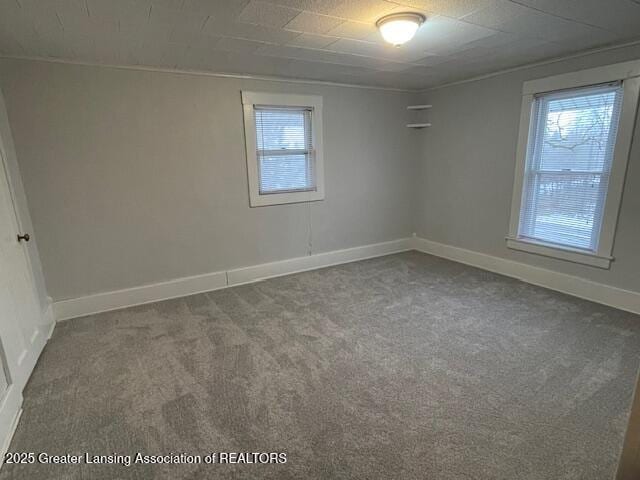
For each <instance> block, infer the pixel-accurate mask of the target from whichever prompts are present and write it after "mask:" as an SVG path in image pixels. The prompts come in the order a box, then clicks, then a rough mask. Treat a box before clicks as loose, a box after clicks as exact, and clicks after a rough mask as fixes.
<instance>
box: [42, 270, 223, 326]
mask: <svg viewBox="0 0 640 480" xmlns="http://www.w3.org/2000/svg"><path fill="white" fill-rule="evenodd" d="M226 286H227V275H226V272H213V273H207V274H204V275H196V276H192V277H183V278H178V279H175V280H169V281H167V282H160V283H154V284H151V285H142V286H139V287H133V288H126V289H123V290H114V291H111V292H104V293H97V294H95V295H87V296H86V297H80V298H72V299H70V300H60V301H57V302H54V303H53V310H54V312H55V317H56V321H58V322H59V321H61V320H68V319H70V318H76V317H83V316H85V315H91V314H94V313H102V312H108V311H111V310H119V309H121V308H127V307H133V306H135V305H144V304H145V303H152V302H157V301H160V300H169V299H171V298H177V297H184V296H186V295H193V294H196V293H202V292H208V291H211V290H217V289H219V288H224V287H226Z"/></svg>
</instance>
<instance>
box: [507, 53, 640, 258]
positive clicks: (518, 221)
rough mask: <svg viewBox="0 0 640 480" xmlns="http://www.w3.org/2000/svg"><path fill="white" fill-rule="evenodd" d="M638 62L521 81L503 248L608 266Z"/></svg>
mask: <svg viewBox="0 0 640 480" xmlns="http://www.w3.org/2000/svg"><path fill="white" fill-rule="evenodd" d="M639 77H640V62H629V63H626V64H618V65H612V66H608V67H602V68H597V69H592V70H586V71H583V72H577V73H574V74H568V75H559V76H557V77H550V78H547V79H541V80H534V81H532V82H526V83H525V87H524V90H525V95H524V97H523V110H522V118H521V125H520V138H519V145H518V167H517V169H516V181H515V188H514V199H513V206H512V212H511V224H510V231H509V236H508V237H507V244H508V246H509V247H511V248H514V249H518V250H523V251H527V252H531V253H537V254H541V255H547V256H551V257H557V258H561V259H564V260H569V261H574V262H579V263H585V264H588V265H593V266H598V267H602V268H608V267H609V264H610V262H611V260H612V257H611V253H612V248H613V238H614V234H615V224H616V220H617V214H618V210H619V206H620V200H621V195H622V188H623V183H624V175H625V172H626V165H627V160H628V156H629V149H630V144H631V136H632V130H633V126H634V121H635V114H636V109H637V103H638V89H639V85H640V83H639Z"/></svg>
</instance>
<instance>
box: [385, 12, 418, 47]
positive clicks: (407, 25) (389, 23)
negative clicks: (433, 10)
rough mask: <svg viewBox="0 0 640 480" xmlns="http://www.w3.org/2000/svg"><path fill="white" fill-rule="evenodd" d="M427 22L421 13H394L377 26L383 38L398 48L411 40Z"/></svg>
mask: <svg viewBox="0 0 640 480" xmlns="http://www.w3.org/2000/svg"><path fill="white" fill-rule="evenodd" d="M425 20H426V17H425V16H424V15H422V14H420V13H414V12H407V13H392V14H391V15H387V16H385V17H382V18H381V19H380V20H378V21H377V22H376V26H377V27H378V30H380V33H381V34H382V38H384V39H385V40H386V41H387V42H389V43H390V44H392V45H394V46H396V47H398V46H400V45H402V44H403V43H407V42H408V41H409V40H411V39H412V38H413V36H414V35H415V34H416V32H417V31H418V28H419V27H420V25H422V24H423V23H424V21H425Z"/></svg>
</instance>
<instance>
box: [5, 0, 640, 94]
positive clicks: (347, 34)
mask: <svg viewBox="0 0 640 480" xmlns="http://www.w3.org/2000/svg"><path fill="white" fill-rule="evenodd" d="M401 11H418V12H422V13H424V14H425V15H427V17H428V20H427V22H426V23H425V24H424V25H423V26H422V27H421V28H420V29H419V30H418V33H417V35H416V37H415V38H414V39H413V40H412V41H411V42H409V43H407V44H405V45H403V46H402V47H399V48H394V47H392V46H390V45H388V44H385V43H384V42H383V40H382V39H381V37H380V35H379V33H378V32H377V30H376V28H375V21H376V20H377V19H378V18H380V17H381V16H383V15H385V14H388V13H392V12H401ZM639 39H640V0H393V1H387V0H342V1H341V0H0V55H1V56H18V57H40V58H41V57H50V58H55V59H66V60H72V61H78V62H89V63H104V64H112V65H144V66H152V67H162V68H171V69H180V70H199V71H210V72H216V73H241V74H252V75H260V76H278V77H290V78H299V79H311V80H321V81H330V82H339V83H350V84H360V85H375V86H382V87H397V88H405V89H422V88H427V87H430V86H434V85H438V84H443V83H448V82H452V81H457V80H462V79H465V78H470V77H474V76H478V75H483V74H486V73H490V72H494V71H498V70H502V69H506V68H511V67H515V66H518V65H523V64H527V63H533V62H537V61H542V60H545V59H549V58H554V57H559V56H563V55H568V54H572V53H575V52H580V51H584V50H588V49H592V48H596V47H601V46H607V45H614V44H618V43H625V42H630V41H634V40H639Z"/></svg>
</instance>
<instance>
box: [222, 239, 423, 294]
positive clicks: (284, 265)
mask: <svg viewBox="0 0 640 480" xmlns="http://www.w3.org/2000/svg"><path fill="white" fill-rule="evenodd" d="M407 250H411V239H410V238H402V239H400V240H393V241H391V242H383V243H374V244H371V245H364V246H362V247H354V248H346V249H344V250H333V251H331V252H325V253H317V254H315V255H308V256H306V257H298V258H291V259H288V260H282V261H280V262H272V263H263V264H261V265H254V266H251V267H244V268H236V269H234V270H229V271H228V272H227V274H228V279H229V280H228V281H229V286H233V285H241V284H243V283H251V282H256V281H258V280H264V279H265V278H273V277H279V276H282V275H289V274H291V273H297V272H305V271H307V270H315V269H317V268H324V267H330V266H332V265H340V264H341V263H349V262H355V261H357V260H365V259H367V258H375V257H381V256H383V255H390V254H392V253H398V252H406V251H407Z"/></svg>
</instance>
